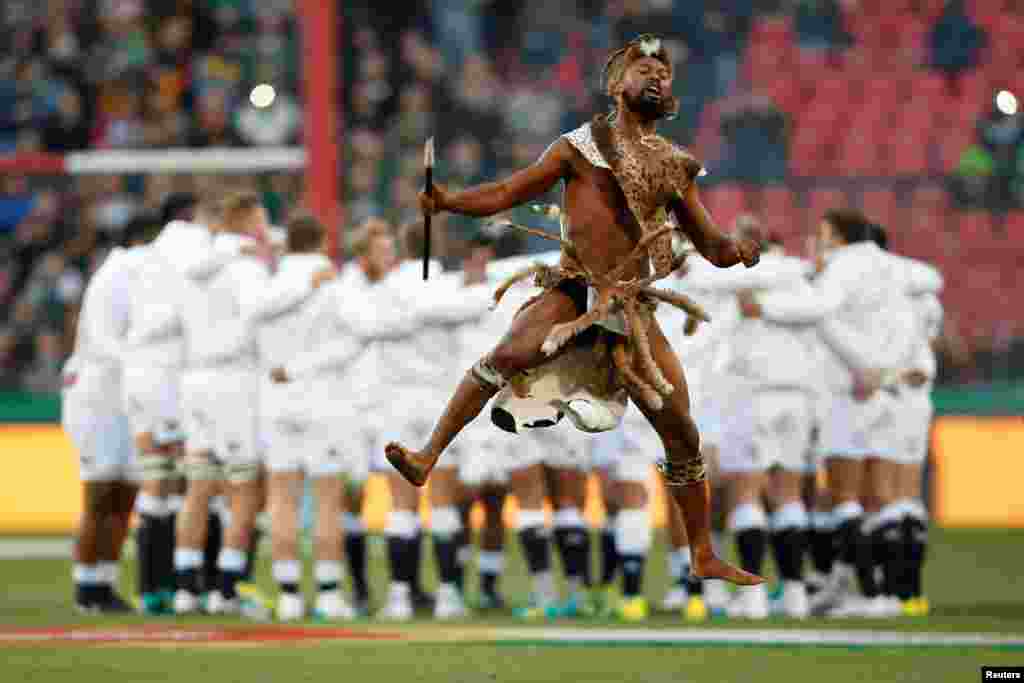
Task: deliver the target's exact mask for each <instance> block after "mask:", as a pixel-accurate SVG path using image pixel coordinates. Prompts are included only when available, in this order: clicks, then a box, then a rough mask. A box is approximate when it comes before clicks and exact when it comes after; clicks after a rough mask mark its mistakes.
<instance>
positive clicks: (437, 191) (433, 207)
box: [420, 183, 448, 216]
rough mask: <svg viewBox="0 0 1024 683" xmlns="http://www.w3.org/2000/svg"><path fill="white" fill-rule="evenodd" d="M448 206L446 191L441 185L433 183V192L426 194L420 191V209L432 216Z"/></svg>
mask: <svg viewBox="0 0 1024 683" xmlns="http://www.w3.org/2000/svg"><path fill="white" fill-rule="evenodd" d="M447 206H448V191H447V190H445V188H444V186H443V185H438V184H437V183H434V187H433V192H431V193H430V194H427V193H426V192H420V210H421V211H422V212H423V213H425V214H428V215H431V216H433V215H434V214H435V213H440V212H441V211H444V210H445V208H447Z"/></svg>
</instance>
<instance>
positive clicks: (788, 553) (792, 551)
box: [772, 528, 807, 581]
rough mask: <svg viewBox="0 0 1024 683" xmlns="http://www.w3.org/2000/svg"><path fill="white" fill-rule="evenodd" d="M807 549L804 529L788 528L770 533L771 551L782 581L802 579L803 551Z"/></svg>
mask: <svg viewBox="0 0 1024 683" xmlns="http://www.w3.org/2000/svg"><path fill="white" fill-rule="evenodd" d="M806 550H807V532H806V530H805V529H797V528H789V529H783V530H781V531H776V532H775V533H773V534H772V552H773V554H774V556H775V566H776V568H777V569H778V570H779V578H781V579H782V580H783V581H800V580H802V579H803V576H804V571H803V565H804V553H805V552H806Z"/></svg>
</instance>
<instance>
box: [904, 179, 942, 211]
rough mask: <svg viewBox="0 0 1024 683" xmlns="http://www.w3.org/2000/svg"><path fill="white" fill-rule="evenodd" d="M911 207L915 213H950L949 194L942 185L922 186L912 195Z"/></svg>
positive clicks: (915, 189) (916, 188)
mask: <svg viewBox="0 0 1024 683" xmlns="http://www.w3.org/2000/svg"><path fill="white" fill-rule="evenodd" d="M910 205H911V207H912V208H913V209H914V210H915V211H923V212H925V213H946V212H947V211H949V193H948V192H946V190H945V188H943V187H942V186H940V185H932V184H927V183H926V184H921V185H918V186H917V187H915V188H914V190H913V192H911V193H910Z"/></svg>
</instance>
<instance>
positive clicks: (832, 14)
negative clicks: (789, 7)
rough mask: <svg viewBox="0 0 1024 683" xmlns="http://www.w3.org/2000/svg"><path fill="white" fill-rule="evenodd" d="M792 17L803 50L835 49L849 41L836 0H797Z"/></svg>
mask: <svg viewBox="0 0 1024 683" xmlns="http://www.w3.org/2000/svg"><path fill="white" fill-rule="evenodd" d="M794 19H795V21H794V25H795V28H796V32H797V37H798V40H799V41H800V47H801V48H803V49H804V50H835V49H837V48H840V47H845V46H846V45H848V44H849V42H850V37H849V35H847V33H846V31H845V29H844V28H843V13H842V10H841V9H840V5H839V3H838V2H837V1H836V0H799V1H798V2H797V5H796V11H795V12H794Z"/></svg>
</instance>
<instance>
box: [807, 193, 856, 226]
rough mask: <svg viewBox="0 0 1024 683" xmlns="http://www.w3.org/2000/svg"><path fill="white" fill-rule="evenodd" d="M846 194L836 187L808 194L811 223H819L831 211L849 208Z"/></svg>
mask: <svg viewBox="0 0 1024 683" xmlns="http://www.w3.org/2000/svg"><path fill="white" fill-rule="evenodd" d="M849 203H850V202H849V200H848V198H847V196H846V192H844V191H843V190H840V189H838V188H834V187H827V188H814V189H812V190H810V191H809V192H808V193H807V213H808V214H809V216H808V218H809V220H810V221H811V222H813V223H817V221H818V220H819V219H820V218H821V216H822V215H823V214H824V213H825V212H826V211H828V210H829V209H841V208H844V207H846V206H849Z"/></svg>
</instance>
